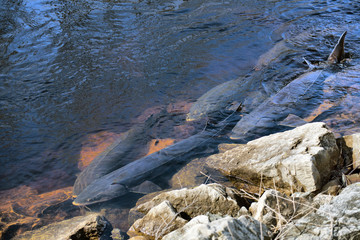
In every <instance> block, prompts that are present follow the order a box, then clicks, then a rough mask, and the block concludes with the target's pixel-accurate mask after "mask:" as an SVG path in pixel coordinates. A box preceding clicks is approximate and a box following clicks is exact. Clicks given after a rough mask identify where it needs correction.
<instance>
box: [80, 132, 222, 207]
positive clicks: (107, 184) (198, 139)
mask: <svg viewBox="0 0 360 240" xmlns="http://www.w3.org/2000/svg"><path fill="white" fill-rule="evenodd" d="M213 136H214V134H213V133H211V132H210V131H207V130H204V131H202V132H200V133H198V134H196V135H193V136H191V137H189V138H187V139H184V140H182V141H180V142H177V143H175V144H174V145H171V146H169V147H167V148H164V149H162V150H160V151H158V152H155V153H153V154H150V155H148V156H145V157H143V158H140V159H138V160H136V161H134V162H132V163H129V164H127V165H126V166H124V167H121V168H119V169H117V170H115V171H113V172H111V173H109V174H107V175H105V176H103V177H101V178H99V179H97V180H95V181H93V182H92V183H91V184H90V185H88V186H87V187H86V188H85V189H84V190H83V191H82V192H81V193H80V194H79V195H78V196H77V198H76V199H75V200H74V202H73V204H74V205H80V206H82V205H89V204H93V203H99V202H104V201H108V200H111V199H114V198H117V197H120V196H122V195H125V194H126V193H128V192H131V191H132V189H133V188H135V187H137V186H139V185H141V184H142V183H143V182H146V181H148V180H151V179H153V178H156V177H158V176H160V175H163V174H166V173H168V172H169V171H171V170H172V169H173V168H174V166H176V164H181V163H184V162H186V161H188V159H189V158H192V157H194V156H195V155H198V154H199V153H203V152H204V149H206V150H207V149H209V148H208V147H209V145H211V144H213V143H215V142H216V141H214V137H213ZM210 149H216V147H215V146H212V147H210Z"/></svg>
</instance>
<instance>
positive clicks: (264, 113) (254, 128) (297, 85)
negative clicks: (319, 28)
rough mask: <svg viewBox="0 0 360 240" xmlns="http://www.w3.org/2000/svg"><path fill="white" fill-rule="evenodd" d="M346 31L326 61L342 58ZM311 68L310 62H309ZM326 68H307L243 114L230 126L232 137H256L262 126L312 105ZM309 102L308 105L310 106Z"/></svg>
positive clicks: (273, 125)
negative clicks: (247, 112) (250, 110)
mask: <svg viewBox="0 0 360 240" xmlns="http://www.w3.org/2000/svg"><path fill="white" fill-rule="evenodd" d="M345 35H346V32H344V33H343V34H342V36H341V37H340V39H339V41H338V43H337V44H336V46H335V48H334V50H333V51H332V53H331V54H330V56H329V58H328V63H329V64H332V63H338V62H340V61H342V60H343V59H344V39H345ZM310 67H311V68H312V66H310ZM331 74H332V73H331V72H330V71H327V69H322V70H315V71H310V72H307V73H305V74H302V75H301V76H299V77H298V78H296V79H295V80H293V81H292V82H290V83H289V84H288V85H286V86H285V87H284V88H283V89H281V90H280V91H279V92H278V93H277V94H275V95H274V96H272V97H270V98H269V99H267V100H266V101H265V102H263V103H262V104H260V105H259V106H258V107H257V108H256V109H254V110H253V111H252V112H251V113H249V114H248V115H245V116H244V117H243V118H242V119H241V120H240V121H239V122H238V123H237V124H236V126H235V127H234V129H233V130H232V133H231V136H230V137H231V138H232V139H247V138H252V136H251V135H253V136H254V137H257V136H258V135H259V134H260V133H263V132H264V130H269V129H276V128H277V127H280V126H279V122H280V121H283V120H284V119H285V118H286V117H288V116H289V115H296V114H297V113H298V112H302V111H306V110H307V109H308V108H311V107H315V106H316V105H317V104H318V103H316V101H309V100H311V99H312V98H313V97H314V96H316V95H318V94H321V90H322V83H323V82H324V81H325V79H326V78H327V77H328V76H329V75H331ZM310 105H312V106H310Z"/></svg>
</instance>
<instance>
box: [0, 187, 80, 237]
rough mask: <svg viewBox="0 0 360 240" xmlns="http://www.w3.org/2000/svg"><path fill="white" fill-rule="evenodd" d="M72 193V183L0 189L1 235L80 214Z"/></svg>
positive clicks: (15, 232) (6, 235)
mask: <svg viewBox="0 0 360 240" xmlns="http://www.w3.org/2000/svg"><path fill="white" fill-rule="evenodd" d="M71 193H72V187H66V188H61V189H57V190H54V191H51V192H44V193H39V192H38V191H37V190H36V189H34V188H32V187H29V186H19V187H17V188H13V189H9V190H4V191H0V203H1V204H0V219H1V223H0V239H11V238H12V237H14V236H15V235H19V234H21V233H24V232H25V231H29V230H32V229H37V228H40V227H43V226H45V225H48V224H50V223H53V222H55V221H61V220H64V219H65V218H70V217H74V216H77V215H79V214H80V212H79V209H78V208H76V207H75V206H73V205H72V204H71Z"/></svg>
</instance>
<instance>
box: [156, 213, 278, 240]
mask: <svg viewBox="0 0 360 240" xmlns="http://www.w3.org/2000/svg"><path fill="white" fill-rule="evenodd" d="M260 227H261V228H262V231H261V230H260ZM261 236H263V238H261ZM178 239H179V240H180V239H181V240H182V239H187V240H198V239H218V240H225V239H229V240H230V239H231V240H232V239H271V233H270V231H269V230H268V228H267V227H266V226H265V225H261V224H260V223H259V222H258V221H256V220H255V219H253V218H252V217H250V216H241V217H240V218H233V217H229V216H227V217H224V218H220V219H211V217H209V216H205V215H200V216H197V217H195V218H193V219H192V220H191V221H190V222H188V223H187V224H186V225H185V226H184V227H182V228H180V229H178V230H175V231H173V232H171V233H169V234H167V235H166V236H164V238H163V240H178Z"/></svg>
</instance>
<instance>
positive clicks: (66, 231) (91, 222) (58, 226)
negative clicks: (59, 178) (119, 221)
mask: <svg viewBox="0 0 360 240" xmlns="http://www.w3.org/2000/svg"><path fill="white" fill-rule="evenodd" d="M111 230H112V226H111V224H110V223H109V222H108V221H107V220H106V218H105V217H103V216H101V215H99V214H97V213H93V214H89V215H86V216H80V217H75V218H71V219H68V220H65V221H62V222H58V223H53V224H50V225H47V226H45V227H42V228H40V229H37V230H34V231H30V232H26V233H24V234H22V235H19V236H17V237H15V238H13V239H15V240H25V239H26V240H29V239H31V240H35V239H36V240H47V239H57V240H68V239H74V240H75V239H79V240H80V239H81V240H97V239H100V240H101V239H104V240H105V239H110V234H111Z"/></svg>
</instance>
